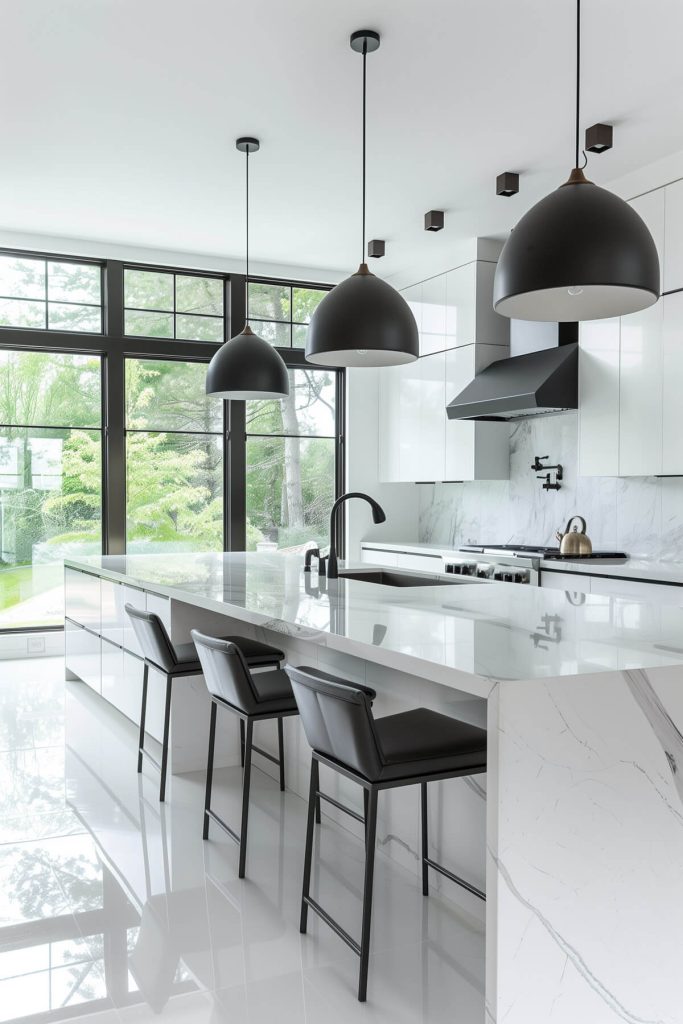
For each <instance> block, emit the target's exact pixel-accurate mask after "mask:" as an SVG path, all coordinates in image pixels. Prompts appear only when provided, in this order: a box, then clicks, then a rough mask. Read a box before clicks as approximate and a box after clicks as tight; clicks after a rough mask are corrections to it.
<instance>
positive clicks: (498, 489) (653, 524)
mask: <svg viewBox="0 0 683 1024" xmlns="http://www.w3.org/2000/svg"><path fill="white" fill-rule="evenodd" d="M577 452H578V415H577V413H575V412H569V413H561V414H560V415H557V416H538V417H535V418H530V419H527V420H517V421H516V422H515V423H512V424H511V425H510V479H509V480H491V481H479V482H467V483H462V484H456V483H448V484H429V485H427V484H423V485H420V518H419V530H420V534H419V539H420V541H423V542H426V543H432V544H447V545H449V546H450V545H453V546H454V547H457V546H458V545H459V544H466V543H478V542H479V543H485V544H490V543H495V544H504V543H510V544H512V543H515V542H519V543H526V544H548V545H549V544H553V543H555V539H554V538H555V531H556V530H557V529H558V528H560V527H561V528H563V529H564V526H565V524H566V522H567V520H568V519H569V517H570V516H572V515H577V514H578V515H582V516H583V517H584V519H585V520H586V523H587V525H588V534H589V536H590V538H591V540H592V542H593V547H594V548H602V549H603V550H619V551H625V552H626V553H627V554H629V555H631V556H632V557H634V558H656V559H659V560H662V561H672V562H680V561H683V478H680V477H668V478H661V477H579V476H577ZM536 455H539V456H545V455H547V456H548V460H549V462H551V463H556V462H560V463H561V464H562V466H563V468H564V479H563V481H562V489H561V490H559V491H544V490H543V489H542V487H541V484H542V481H541V480H538V479H537V477H536V474H535V473H534V472H533V471H532V469H531V464H532V462H533V461H534V457H535V456H536Z"/></svg>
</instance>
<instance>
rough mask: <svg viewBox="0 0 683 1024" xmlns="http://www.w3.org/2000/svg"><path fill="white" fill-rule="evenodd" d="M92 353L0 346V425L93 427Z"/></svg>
mask: <svg viewBox="0 0 683 1024" xmlns="http://www.w3.org/2000/svg"><path fill="white" fill-rule="evenodd" d="M101 420H102V392H101V365H100V359H99V357H98V356H78V355H71V354H68V353H61V352H60V353H51V352H16V351H0V424H13V425H22V424H23V425H25V426H30V425H32V424H34V425H38V426H57V427H99V426H100V423H101Z"/></svg>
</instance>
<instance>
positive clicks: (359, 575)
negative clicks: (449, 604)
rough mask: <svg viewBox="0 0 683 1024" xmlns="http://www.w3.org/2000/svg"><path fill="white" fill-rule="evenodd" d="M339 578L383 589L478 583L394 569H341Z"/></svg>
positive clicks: (471, 580) (460, 578) (459, 578)
mask: <svg viewBox="0 0 683 1024" xmlns="http://www.w3.org/2000/svg"><path fill="white" fill-rule="evenodd" d="M339 578H340V579H347V580H358V581H359V582H361V583H379V584H381V585H382V586H383V587H450V586H453V584H456V585H457V584H458V583H476V582H478V581H477V580H474V579H471V578H470V579H467V578H464V579H463V577H462V576H460V577H455V578H454V577H450V578H449V577H446V576H444V577H443V578H442V577H440V576H436V577H431V576H420V575H419V574H418V573H412V572H394V571H393V570H392V569H348V570H344V569H340V570H339Z"/></svg>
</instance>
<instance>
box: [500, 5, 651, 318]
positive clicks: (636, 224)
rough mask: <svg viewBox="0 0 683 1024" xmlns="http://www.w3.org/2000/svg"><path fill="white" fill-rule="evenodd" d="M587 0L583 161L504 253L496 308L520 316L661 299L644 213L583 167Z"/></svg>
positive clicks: (622, 310)
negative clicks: (590, 177)
mask: <svg viewBox="0 0 683 1024" xmlns="http://www.w3.org/2000/svg"><path fill="white" fill-rule="evenodd" d="M580 58H581V0H577V2H576V159H575V167H574V169H573V171H572V172H571V174H570V175H569V179H568V180H567V181H566V182H565V183H564V184H563V185H560V187H559V188H558V189H556V191H555V192H552V193H551V194H550V195H549V196H546V197H545V199H541V201H540V202H539V203H536V205H535V206H533V207H532V208H531V209H530V210H529V211H528V212H527V213H525V215H524V216H523V217H522V219H521V220H520V222H519V223H518V224H517V227H516V228H515V229H514V230H513V232H512V234H511V235H510V237H509V238H508V240H507V242H506V243H505V245H504V246H503V250H502V252H501V254H500V257H499V259H498V266H497V268H496V275H495V280H494V285H493V307H494V309H495V310H496V312H497V313H501V314H502V315H503V316H508V317H515V318H519V319H520V320H557V321H571V320H601V319H603V318H605V317H614V316H622V315H624V314H626V313H634V312H636V310H639V309H645V308H646V307H647V306H651V305H653V303H655V302H656V301H657V299H658V298H659V289H660V276H659V257H658V256H657V249H656V247H655V243H654V241H653V239H652V235H651V234H650V232H649V231H648V229H647V227H646V225H645V223H644V222H643V220H642V218H641V217H639V216H638V214H637V213H636V211H635V210H634V209H633V208H632V207H631V206H629V205H628V203H626V202H624V200H623V199H620V198H619V197H618V196H615V195H614V194H613V193H612V192H608V191H607V190H606V189H604V188H599V187H598V186H597V185H594V184H593V182H591V181H588V179H587V178H586V177H585V175H584V173H583V169H582V168H580V167H579V99H580V89H579V86H580Z"/></svg>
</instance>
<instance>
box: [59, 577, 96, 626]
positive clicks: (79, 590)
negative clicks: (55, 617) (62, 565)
mask: <svg viewBox="0 0 683 1024" xmlns="http://www.w3.org/2000/svg"><path fill="white" fill-rule="evenodd" d="M64 591H65V593H64V601H65V611H66V615H67V617H68V618H70V619H73V620H74V622H78V623H79V624H80V625H81V626H87V627H88V629H92V630H93V632H95V633H99V632H100V626H101V614H100V578H99V576H91V575H90V573H87V572H80V571H79V570H78V569H69V568H66V569H65V570H64Z"/></svg>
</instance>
